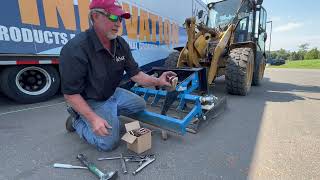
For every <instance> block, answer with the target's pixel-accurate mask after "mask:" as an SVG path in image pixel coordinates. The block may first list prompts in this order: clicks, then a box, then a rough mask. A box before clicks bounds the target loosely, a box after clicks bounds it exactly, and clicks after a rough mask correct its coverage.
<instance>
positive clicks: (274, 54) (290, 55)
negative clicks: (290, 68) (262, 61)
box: [269, 43, 320, 61]
mask: <svg viewBox="0 0 320 180" xmlns="http://www.w3.org/2000/svg"><path fill="white" fill-rule="evenodd" d="M269 58H271V59H276V60H279V59H283V60H293V61H295V60H308V59H320V51H319V50H318V49H317V48H312V49H310V48H309V44H308V43H305V44H301V45H299V49H298V51H293V52H290V51H287V50H285V49H280V50H277V51H271V52H270V55H269Z"/></svg>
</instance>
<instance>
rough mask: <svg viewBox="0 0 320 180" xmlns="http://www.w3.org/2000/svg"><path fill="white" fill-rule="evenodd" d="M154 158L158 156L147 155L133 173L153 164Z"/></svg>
mask: <svg viewBox="0 0 320 180" xmlns="http://www.w3.org/2000/svg"><path fill="white" fill-rule="evenodd" d="M154 160H156V157H155V156H154V155H153V156H147V157H146V158H145V159H143V161H140V162H139V167H138V169H136V170H135V171H133V173H132V174H133V175H136V174H137V173H138V172H140V171H141V170H142V169H143V168H145V167H146V166H148V165H149V164H151V163H152V162H153V161H154Z"/></svg>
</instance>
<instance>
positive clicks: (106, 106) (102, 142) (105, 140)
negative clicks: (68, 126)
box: [73, 88, 146, 151]
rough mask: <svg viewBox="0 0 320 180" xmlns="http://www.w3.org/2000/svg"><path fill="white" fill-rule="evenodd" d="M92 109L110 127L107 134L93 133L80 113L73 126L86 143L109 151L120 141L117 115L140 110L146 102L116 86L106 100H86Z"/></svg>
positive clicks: (119, 125) (119, 124)
mask: <svg viewBox="0 0 320 180" xmlns="http://www.w3.org/2000/svg"><path fill="white" fill-rule="evenodd" d="M87 102H88V104H89V106H90V107H91V108H92V109H93V111H94V112H95V113H96V114H97V115H99V116H100V117H102V118H103V119H105V120H106V121H107V122H108V123H109V125H111V126H112V129H108V132H109V135H107V136H98V135H96V134H94V133H93V131H92V128H91V124H90V123H89V122H88V121H87V120H86V119H85V118H84V117H83V116H81V115H80V117H79V118H78V119H77V120H75V121H74V123H73V127H74V128H75V129H76V132H77V133H78V134H79V136H80V138H83V139H85V140H86V141H87V142H88V143H90V144H92V145H95V146H96V147H97V148H98V150H102V151H110V150H113V149H115V148H116V147H117V146H118V144H119V141H120V127H121V123H120V121H119V118H118V116H119V115H126V114H131V113H136V112H139V111H142V110H144V109H145V107H146V103H145V101H144V99H143V98H141V97H140V96H138V95H136V94H134V93H132V92H130V91H128V90H125V89H122V88H117V89H116V91H115V93H114V94H113V95H112V96H111V97H110V98H109V99H108V100H106V101H102V102H101V101H99V102H98V101H90V100H89V101H87Z"/></svg>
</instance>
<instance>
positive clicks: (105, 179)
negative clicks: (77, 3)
mask: <svg viewBox="0 0 320 180" xmlns="http://www.w3.org/2000/svg"><path fill="white" fill-rule="evenodd" d="M77 159H78V160H79V161H80V162H81V163H82V164H83V165H85V166H86V167H88V169H89V171H90V172H92V173H93V174H95V175H96V176H98V177H99V178H100V180H114V179H116V178H117V177H118V172H117V171H112V172H109V173H107V174H104V173H103V172H102V171H100V170H99V169H98V168H97V167H96V165H95V164H93V163H92V162H90V161H88V159H87V157H86V156H85V155H84V154H78V156H77Z"/></svg>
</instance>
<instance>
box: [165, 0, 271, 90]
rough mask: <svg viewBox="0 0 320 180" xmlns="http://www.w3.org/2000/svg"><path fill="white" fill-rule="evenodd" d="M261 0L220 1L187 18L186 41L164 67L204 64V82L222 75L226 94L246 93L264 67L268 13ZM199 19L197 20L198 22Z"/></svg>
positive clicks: (255, 82) (259, 77)
mask: <svg viewBox="0 0 320 180" xmlns="http://www.w3.org/2000/svg"><path fill="white" fill-rule="evenodd" d="M262 2H263V0H222V1H218V2H212V3H209V4H208V5H207V7H208V12H207V13H205V16H203V14H204V13H203V11H200V12H199V13H198V17H197V18H196V17H191V18H188V19H186V21H185V27H186V31H187V35H188V42H187V44H186V46H185V47H182V48H178V49H176V50H178V51H176V52H173V53H172V54H170V55H169V57H168V59H167V61H166V62H165V66H166V67H173V66H174V67H178V68H179V67H206V68H207V82H208V84H212V83H213V81H214V80H215V78H216V77H219V76H222V75H225V81H226V89H227V91H228V93H230V94H235V95H247V94H248V93H249V91H250V88H251V85H259V84H260V83H261V80H262V79H263V74H264V70H265V64H266V63H265V60H266V53H265V42H266V39H267V33H266V20H267V13H266V10H265V9H264V8H263V7H262ZM198 21H199V23H198Z"/></svg>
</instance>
